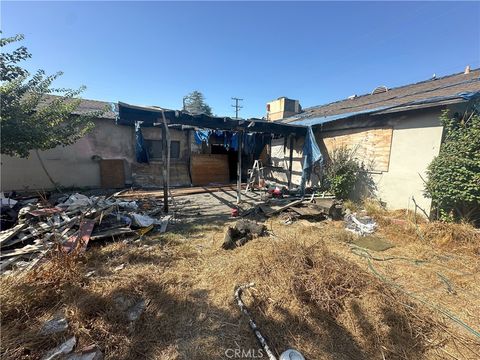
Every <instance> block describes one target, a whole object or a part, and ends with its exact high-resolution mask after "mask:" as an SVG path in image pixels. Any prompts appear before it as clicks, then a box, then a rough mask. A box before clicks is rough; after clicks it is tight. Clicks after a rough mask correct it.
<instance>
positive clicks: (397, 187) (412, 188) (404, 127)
mask: <svg viewBox="0 0 480 360" xmlns="http://www.w3.org/2000/svg"><path fill="white" fill-rule="evenodd" d="M439 116H440V111H439V110H431V111H425V110H424V111H412V112H410V113H407V115H398V114H391V115H384V116H383V117H382V118H379V120H380V119H381V120H382V121H384V125H383V126H385V125H386V126H391V127H392V128H393V133H392V141H391V150H390V159H389V167H388V171H383V172H380V171H379V172H372V173H370V175H371V177H372V179H373V181H374V183H375V185H376V187H377V189H376V195H377V197H378V198H379V199H380V200H381V201H383V202H385V203H386V206H387V207H388V208H390V209H405V208H408V207H409V208H410V209H412V208H413V206H414V205H413V202H412V197H414V198H415V201H416V202H417V204H418V205H419V206H421V207H422V208H423V209H424V210H425V211H426V212H427V213H428V212H429V211H430V206H431V200H430V199H428V198H426V197H424V195H423V188H424V184H423V180H422V178H421V177H420V176H419V174H420V175H421V176H422V177H423V178H424V179H426V169H427V166H428V164H429V163H430V162H431V161H432V159H433V158H434V157H435V156H436V155H438V153H439V150H440V144H441V139H442V132H443V128H442V126H441V125H440V122H439ZM354 131H355V132H358V131H359V130H358V129H355V130H353V129H352V132H354ZM314 132H315V137H316V138H317V142H320V139H321V137H322V133H321V132H320V131H319V130H314ZM302 147H303V139H297V140H296V142H295V145H294V155H293V156H294V162H293V176H292V183H293V184H295V185H299V184H300V179H301V172H302V165H301V160H302ZM285 156H286V158H285V161H284V162H283V163H282V164H281V165H280V166H282V167H283V168H284V169H288V156H289V150H288V149H287V150H286V151H285ZM285 173H287V171H285ZM286 176H287V175H284V176H276V177H277V178H278V179H279V180H280V181H281V182H282V181H284V178H285V177H286ZM310 185H318V177H317V176H316V175H315V172H314V173H313V174H312V181H311V182H310Z"/></svg>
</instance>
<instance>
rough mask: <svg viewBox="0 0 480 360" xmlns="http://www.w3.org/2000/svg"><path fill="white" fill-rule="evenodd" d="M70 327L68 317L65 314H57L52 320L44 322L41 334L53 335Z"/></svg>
mask: <svg viewBox="0 0 480 360" xmlns="http://www.w3.org/2000/svg"><path fill="white" fill-rule="evenodd" d="M67 329H68V322H67V319H65V317H63V316H56V317H54V318H53V319H51V320H48V321H47V322H45V324H43V326H42V328H41V329H40V334H42V335H51V334H56V333H59V332H63V331H66V330H67Z"/></svg>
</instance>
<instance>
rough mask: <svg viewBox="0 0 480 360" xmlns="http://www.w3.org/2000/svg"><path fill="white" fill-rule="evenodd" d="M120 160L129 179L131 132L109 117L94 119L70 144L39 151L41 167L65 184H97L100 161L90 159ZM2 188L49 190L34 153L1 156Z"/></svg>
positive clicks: (89, 185)
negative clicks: (91, 128)
mask: <svg viewBox="0 0 480 360" xmlns="http://www.w3.org/2000/svg"><path fill="white" fill-rule="evenodd" d="M94 155H97V156H100V157H101V158H103V159H124V160H125V179H126V182H131V176H130V174H131V171H130V163H131V162H132V161H134V156H135V149H134V131H133V128H131V127H128V126H118V125H115V123H114V121H113V120H111V119H97V120H95V128H94V130H93V131H92V132H91V133H89V134H88V135H86V136H85V137H83V138H81V139H80V140H78V141H77V142H76V143H74V144H73V145H69V146H65V147H56V148H54V149H51V150H47V151H40V156H41V157H42V159H43V161H44V163H45V167H46V168H47V170H48V172H49V173H50V175H51V176H52V178H53V179H54V181H55V182H57V183H59V184H61V185H62V186H65V187H92V188H95V187H100V164H99V162H98V161H95V160H93V159H92V156H94ZM0 188H1V190H2V191H11V190H38V189H51V188H52V184H51V182H50V181H49V180H48V178H47V176H46V175H45V172H44V171H43V169H42V167H41V165H40V162H39V160H38V158H37V155H36V154H35V152H31V153H30V156H29V157H28V158H26V159H21V158H16V157H10V156H6V155H2V157H1V184H0Z"/></svg>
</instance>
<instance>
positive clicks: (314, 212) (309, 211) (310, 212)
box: [291, 207, 325, 216]
mask: <svg viewBox="0 0 480 360" xmlns="http://www.w3.org/2000/svg"><path fill="white" fill-rule="evenodd" d="M291 210H292V211H295V212H296V213H297V214H299V215H300V216H320V215H324V214H325V211H323V209H315V208H312V207H292V209H291Z"/></svg>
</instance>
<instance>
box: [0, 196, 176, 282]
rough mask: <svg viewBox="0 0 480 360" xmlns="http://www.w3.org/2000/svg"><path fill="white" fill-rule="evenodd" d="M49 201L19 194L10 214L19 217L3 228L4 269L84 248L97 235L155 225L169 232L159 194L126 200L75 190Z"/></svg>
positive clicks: (134, 233) (132, 233)
mask: <svg viewBox="0 0 480 360" xmlns="http://www.w3.org/2000/svg"><path fill="white" fill-rule="evenodd" d="M5 199H6V198H2V204H3V202H4V200H5ZM10 201H12V200H10ZM50 201H51V202H49V201H47V200H45V199H39V198H33V199H27V200H24V201H22V200H19V201H18V202H15V203H14V204H15V208H13V207H11V209H12V210H13V211H15V214H10V215H9V218H12V217H14V218H15V223H13V224H10V225H13V227H11V228H9V229H7V230H3V231H1V232H0V247H1V261H0V270H1V271H2V273H3V272H4V271H5V270H7V269H10V268H12V269H22V270H28V269H31V268H33V267H34V266H36V264H38V263H39V262H40V261H42V262H43V261H45V260H42V259H45V255H46V254H47V253H48V252H49V251H62V252H63V253H65V254H71V253H74V252H75V253H82V252H84V251H85V250H86V249H87V246H88V244H89V242H90V241H93V240H98V239H105V238H112V237H118V236H141V235H144V234H145V233H147V232H149V231H151V230H153V229H154V228H156V230H157V231H158V232H165V231H166V229H167V225H168V221H169V220H170V218H171V217H170V216H168V215H167V216H162V214H161V213H162V209H161V206H160V205H159V204H157V203H156V200H146V201H143V200H142V201H123V200H119V199H116V198H115V197H114V196H110V197H108V198H107V197H105V196H90V197H89V196H86V195H83V194H79V193H76V194H72V195H69V196H63V197H60V198H57V199H56V200H53V199H52V198H50ZM152 201H153V202H155V204H154V203H152ZM11 203H12V202H10V204H11ZM14 209H15V210H14ZM2 225H5V223H2Z"/></svg>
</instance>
